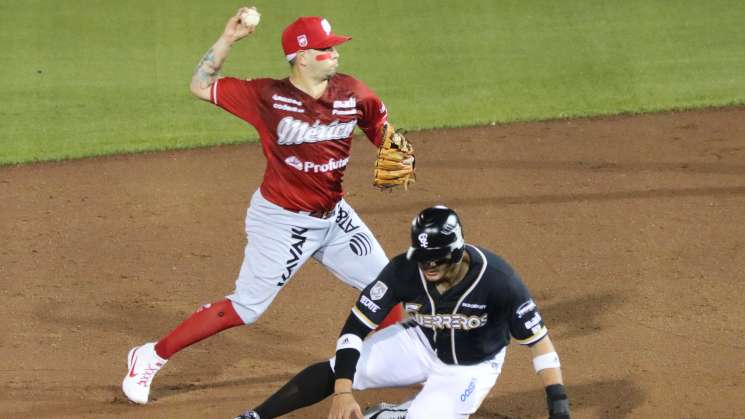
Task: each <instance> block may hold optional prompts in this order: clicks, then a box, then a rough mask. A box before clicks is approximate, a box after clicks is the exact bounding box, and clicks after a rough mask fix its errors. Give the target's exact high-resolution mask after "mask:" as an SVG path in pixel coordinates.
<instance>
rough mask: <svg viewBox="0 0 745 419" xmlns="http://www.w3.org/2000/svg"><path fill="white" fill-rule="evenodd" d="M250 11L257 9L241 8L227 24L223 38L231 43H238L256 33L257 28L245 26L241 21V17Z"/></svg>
mask: <svg viewBox="0 0 745 419" xmlns="http://www.w3.org/2000/svg"><path fill="white" fill-rule="evenodd" d="M248 9H254V10H255V9H256V8H255V7H241V8H240V9H238V12H236V14H235V15H234V16H232V17H231V18H230V19H228V23H226V24H225V31H223V34H222V36H223V37H224V38H225V39H226V40H227V41H229V42H231V43H233V42H237V41H240V40H241V39H243V38H245V37H247V36H248V35H250V34H252V33H254V32H256V26H252V25H244V24H243V22H242V21H241V15H242V14H243V13H245V12H246V11H247V10H248Z"/></svg>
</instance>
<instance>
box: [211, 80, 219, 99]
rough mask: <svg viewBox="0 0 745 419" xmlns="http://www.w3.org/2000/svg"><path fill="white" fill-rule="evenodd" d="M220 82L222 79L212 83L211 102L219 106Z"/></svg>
mask: <svg viewBox="0 0 745 419" xmlns="http://www.w3.org/2000/svg"><path fill="white" fill-rule="evenodd" d="M219 81H220V79H217V80H215V82H214V83H212V86H211V88H210V96H211V97H210V100H211V101H212V103H214V104H215V105H217V83H218V82H219Z"/></svg>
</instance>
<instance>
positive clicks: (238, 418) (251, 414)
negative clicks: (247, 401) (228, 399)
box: [234, 410, 261, 419]
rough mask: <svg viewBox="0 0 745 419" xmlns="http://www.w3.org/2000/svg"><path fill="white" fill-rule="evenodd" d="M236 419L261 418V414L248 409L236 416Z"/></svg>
mask: <svg viewBox="0 0 745 419" xmlns="http://www.w3.org/2000/svg"><path fill="white" fill-rule="evenodd" d="M234 419H261V418H260V417H259V414H258V413H256V412H254V411H253V410H248V411H246V412H244V413H242V414H240V415H238V416H236V417H235V418H234Z"/></svg>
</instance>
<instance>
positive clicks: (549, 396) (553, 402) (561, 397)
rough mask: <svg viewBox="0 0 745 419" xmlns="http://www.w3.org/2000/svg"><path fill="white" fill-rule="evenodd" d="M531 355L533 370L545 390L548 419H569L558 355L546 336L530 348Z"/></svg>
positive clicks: (567, 400) (567, 401)
mask: <svg viewBox="0 0 745 419" xmlns="http://www.w3.org/2000/svg"><path fill="white" fill-rule="evenodd" d="M530 350H531V352H532V354H533V368H534V369H535V371H536V373H537V374H538V376H540V378H541V381H542V382H543V387H545V389H546V401H547V402H548V416H549V419H570V413H569V399H568V397H567V394H566V389H565V388H564V381H563V378H562V376H561V364H560V363H559V355H558V354H557V353H556V350H555V349H554V344H553V343H552V342H551V338H549V337H548V336H546V337H544V338H543V339H541V340H539V341H538V342H537V343H536V344H534V345H532V346H531V347H530Z"/></svg>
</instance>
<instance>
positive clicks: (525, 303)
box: [510, 286, 548, 345]
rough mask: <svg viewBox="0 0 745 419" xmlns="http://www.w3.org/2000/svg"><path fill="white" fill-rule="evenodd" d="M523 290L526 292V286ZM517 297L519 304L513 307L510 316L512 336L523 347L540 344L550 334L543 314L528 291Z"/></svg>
mask: <svg viewBox="0 0 745 419" xmlns="http://www.w3.org/2000/svg"><path fill="white" fill-rule="evenodd" d="M522 288H523V289H524V290H525V287H524V286H523V287H522ZM516 297H518V298H516V299H515V300H514V301H516V302H517V304H515V305H513V306H512V314H511V316H510V334H511V335H512V337H514V338H515V341H516V342H517V343H519V344H521V345H530V344H533V343H535V342H538V341H539V340H541V339H542V338H543V337H544V336H546V334H547V333H548V329H546V326H545V325H544V323H543V318H542V317H541V313H540V312H539V311H538V307H537V306H536V304H535V301H533V299H532V298H530V295H529V294H528V292H527V290H525V293H524V294H522V295H520V296H516Z"/></svg>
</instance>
